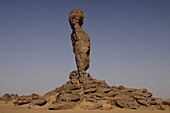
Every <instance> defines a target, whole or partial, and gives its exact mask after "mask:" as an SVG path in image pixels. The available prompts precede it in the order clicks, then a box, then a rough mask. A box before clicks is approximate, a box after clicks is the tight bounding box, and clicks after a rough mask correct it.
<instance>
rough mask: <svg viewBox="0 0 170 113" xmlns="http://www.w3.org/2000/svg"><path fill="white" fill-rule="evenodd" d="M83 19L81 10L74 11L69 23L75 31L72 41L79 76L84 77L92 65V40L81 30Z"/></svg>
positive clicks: (70, 15)
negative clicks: (83, 74) (84, 73)
mask: <svg viewBox="0 0 170 113" xmlns="http://www.w3.org/2000/svg"><path fill="white" fill-rule="evenodd" d="M83 18H84V14H83V12H82V11H81V10H79V9H75V10H72V11H71V12H70V14H69V22H70V26H71V28H72V30H73V32H72V34H71V40H72V46H73V52H74V53H75V60H76V64H77V70H78V73H79V76H82V73H83V72H85V71H86V70H87V69H88V68H89V65H90V38H89V37H88V35H87V34H86V33H85V32H84V31H83V29H82V28H81V26H82V25H83V22H84V20H83Z"/></svg>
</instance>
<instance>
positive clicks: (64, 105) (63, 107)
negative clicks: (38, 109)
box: [48, 102, 75, 110]
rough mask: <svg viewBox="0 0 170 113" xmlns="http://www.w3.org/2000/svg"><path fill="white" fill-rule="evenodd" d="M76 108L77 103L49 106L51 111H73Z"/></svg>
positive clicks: (60, 103)
mask: <svg viewBox="0 0 170 113" xmlns="http://www.w3.org/2000/svg"><path fill="white" fill-rule="evenodd" d="M74 106H75V103H68V102H56V103H53V104H51V105H50V106H49V108H48V109H49V110H66V109H71V108H73V107H74Z"/></svg>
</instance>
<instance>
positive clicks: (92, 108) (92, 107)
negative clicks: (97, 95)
mask: <svg viewBox="0 0 170 113" xmlns="http://www.w3.org/2000/svg"><path fill="white" fill-rule="evenodd" d="M102 107H103V105H102V104H95V105H93V106H91V107H90V108H89V110H95V109H99V108H102Z"/></svg>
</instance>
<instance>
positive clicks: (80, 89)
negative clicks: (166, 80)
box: [45, 71, 170, 110]
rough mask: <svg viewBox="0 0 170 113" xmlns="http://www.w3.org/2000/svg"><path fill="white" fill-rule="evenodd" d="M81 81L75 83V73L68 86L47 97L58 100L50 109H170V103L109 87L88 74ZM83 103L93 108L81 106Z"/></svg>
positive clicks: (139, 91) (145, 93)
mask: <svg viewBox="0 0 170 113" xmlns="http://www.w3.org/2000/svg"><path fill="white" fill-rule="evenodd" d="M82 77H83V79H82V81H81V82H73V81H79V79H81V77H78V71H73V72H71V73H70V76H69V78H70V80H69V81H68V82H67V83H66V84H64V85H62V86H61V87H59V88H56V89H55V90H54V91H51V92H49V93H47V94H46V95H45V97H46V98H48V96H49V95H50V94H51V95H53V96H55V99H54V100H53V103H52V105H51V106H50V107H49V109H50V110H51V109H55V110H56V109H60V110H61V109H70V108H74V107H75V106H80V108H82V109H88V110H94V109H100V110H110V109H113V108H115V107H118V108H125V109H148V110H154V109H158V110H166V109H170V100H164V99H158V98H154V97H152V93H150V92H148V91H147V90H146V89H132V88H126V87H124V86H119V87H116V86H109V85H107V84H106V82H105V81H101V80H96V79H94V78H92V77H91V75H90V74H89V73H84V75H83V76H82ZM83 102H88V103H91V104H88V105H81V103H83ZM66 103H67V104H68V105H67V104H66ZM104 105H107V106H104ZM66 106H67V107H66Z"/></svg>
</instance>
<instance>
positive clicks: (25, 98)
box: [14, 96, 31, 106]
mask: <svg viewBox="0 0 170 113" xmlns="http://www.w3.org/2000/svg"><path fill="white" fill-rule="evenodd" d="M30 102H31V99H30V97H28V96H23V97H22V96H21V97H20V98H19V99H17V100H16V101H15V102H14V105H15V106H19V105H24V104H29V103H30Z"/></svg>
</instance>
